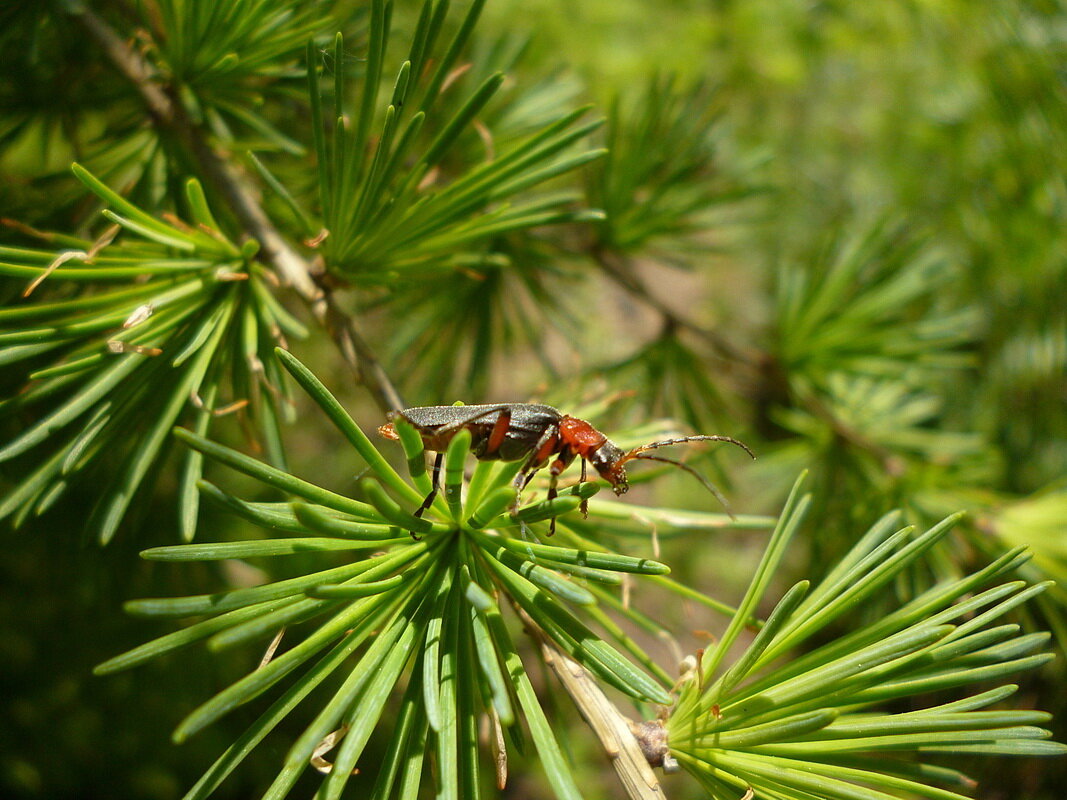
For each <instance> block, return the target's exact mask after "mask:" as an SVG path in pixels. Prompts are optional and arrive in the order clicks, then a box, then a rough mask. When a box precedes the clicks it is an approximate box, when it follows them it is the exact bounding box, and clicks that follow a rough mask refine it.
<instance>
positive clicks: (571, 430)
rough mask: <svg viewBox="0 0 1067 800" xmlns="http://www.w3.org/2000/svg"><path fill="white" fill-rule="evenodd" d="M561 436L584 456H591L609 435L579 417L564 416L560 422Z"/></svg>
mask: <svg viewBox="0 0 1067 800" xmlns="http://www.w3.org/2000/svg"><path fill="white" fill-rule="evenodd" d="M559 438H560V439H562V440H563V443H564V444H566V445H568V446H569V447H570V448H571V450H572V451H573V452H574V453H575V454H576V455H578V456H581V457H582V458H589V457H590V456H591V455H592V454H593V452H594V451H595V450H597V449H598V448H599V447H600V446H601V445H602V444H604V442H606V441H607V440H608V437H607V436H605V435H604V434H602V433H601V432H600V431H598V430H597V429H596V428H594V427H593V426H592V425H590V424H589V423H588V422H586V421H585V420H584V419H578V418H577V417H567V416H565V417H563V419H561V420H560V423H559Z"/></svg>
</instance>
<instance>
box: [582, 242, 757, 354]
mask: <svg viewBox="0 0 1067 800" xmlns="http://www.w3.org/2000/svg"><path fill="white" fill-rule="evenodd" d="M589 255H590V257H591V258H592V259H593V260H594V261H595V262H596V263H597V266H599V267H600V269H601V270H602V271H603V272H604V274H605V275H607V276H608V277H609V278H611V279H612V280H613V281H615V283H617V284H618V285H619V286H621V287H622V288H623V289H625V290H626V291H627V292H629V294H630V295H632V296H633V297H634V298H636V299H637V300H639V301H641V302H642V303H644V304H645V305H647V306H648V307H649V308H651V309H652V310H654V311H655V312H656V313H658V314H659V315H660V316H661V317H662V318H663V321H664V323H665V324H666V325H667V326H669V327H670V328H674V329H678V328H681V329H684V330H687V331H689V332H690V333H693V334H695V335H696V336H698V337H699V338H701V339H703V340H704V341H705V342H707V343H708V345H709V346H710V347H711V349H712V352H713V353H714V354H715V355H716V356H718V357H719V358H721V359H722V360H724V361H726V362H727V363H728V364H732V365H734V366H740V367H749V368H750V367H751V366H752V365H754V364H757V363H759V361H760V354H759V353H757V352H754V351H752V350H749V349H746V348H742V347H741V346H740V345H738V344H736V343H734V342H732V341H731V340H730V339H728V338H726V337H725V336H723V335H721V334H719V333H716V332H715V331H712V330H709V329H707V328H705V327H703V326H702V325H699V324H698V323H696V322H694V321H693V320H691V319H689V318H688V317H685V316H683V315H682V314H679V313H678V312H677V311H675V310H674V309H673V308H671V307H670V306H669V305H667V304H666V303H664V302H663V301H662V300H660V299H659V298H658V297H656V295H655V294H653V293H652V292H651V291H650V290H649V288H648V286H646V285H645V282H644V281H643V280H641V278H640V276H638V274H637V271H636V269H635V268H634V264H633V262H632V261H631V260H630V259H629V258H627V257H626V256H624V255H622V254H620V253H617V252H615V251H612V250H608V249H605V248H603V247H593V248H591V249H590V250H589Z"/></svg>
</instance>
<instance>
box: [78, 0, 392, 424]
mask: <svg viewBox="0 0 1067 800" xmlns="http://www.w3.org/2000/svg"><path fill="white" fill-rule="evenodd" d="M70 13H72V14H73V15H74V16H75V17H76V18H77V19H78V21H79V22H80V23H81V25H82V26H83V27H84V28H85V29H86V31H87V32H88V33H89V35H90V36H92V37H93V38H94V39H95V40H96V41H97V43H98V44H99V45H100V46H101V48H102V49H103V51H104V53H105V54H106V55H107V57H108V58H109V59H110V61H111V62H112V63H113V64H114V65H115V67H116V68H117V69H118V70H119V72H121V73H122V74H123V75H124V76H125V77H126V78H127V79H128V80H129V81H130V82H131V83H132V84H133V85H134V87H135V88H136V89H137V91H138V92H139V93H140V95H141V98H142V99H143V100H144V102H145V105H146V107H147V109H148V112H149V114H150V115H151V117H152V119H153V121H154V123H155V125H156V126H157V127H158V128H160V129H163V130H166V131H168V132H170V133H171V134H173V135H174V136H175V137H176V138H177V140H178V141H179V142H180V143H181V145H182V146H183V147H184V148H185V149H186V150H187V151H188V152H189V154H190V155H191V156H192V158H193V160H194V161H195V163H196V164H197V165H198V166H199V167H200V168H201V169H202V170H203V173H204V175H205V176H206V177H207V179H208V180H209V181H210V182H211V184H212V185H213V186H214V187H215V188H216V189H217V190H218V191H219V192H220V193H221V194H222V196H223V197H224V198H225V199H226V202H227V203H228V204H229V206H230V209H231V210H232V211H233V214H234V216H235V217H237V219H238V221H239V222H240V224H241V225H242V226H243V227H244V229H245V231H246V233H247V234H248V235H249V236H250V237H252V238H254V239H255V240H256V241H258V242H259V244H260V247H261V250H260V253H261V255H262V258H263V260H264V261H265V262H266V263H268V264H269V265H270V266H271V267H273V268H274V270H275V271H276V272H277V273H278V275H279V276H280V278H281V280H282V282H283V283H284V284H285V285H286V286H289V287H291V288H292V289H293V290H294V291H295V292H296V293H297V294H298V295H299V296H300V298H301V299H302V300H303V301H304V302H305V303H307V305H308V307H309V309H310V310H311V313H312V315H313V316H314V317H315V319H316V320H317V321H318V322H319V324H321V325H322V326H323V328H325V330H326V331H327V332H328V334H329V336H330V338H331V339H333V342H334V344H335V345H336V346H337V349H338V350H339V351H340V353H341V357H342V358H343V359H344V361H345V363H346V364H347V365H348V367H349V368H350V369H351V370H352V372H353V374H354V375H355V377H356V380H357V381H358V382H360V383H362V384H363V385H364V386H365V387H366V388H367V390H368V391H369V392H370V393H371V395H372V396H373V397H374V400H375V402H376V403H377V404H378V406H379V407H380V408H381V409H382V410H383V411H392V410H395V409H400V408H403V407H404V403H403V401H402V400H401V398H400V394H399V392H398V391H397V390H396V387H395V386H394V385H393V383H392V381H391V380H390V379H389V376H388V375H387V374H386V372H385V370H384V369H383V368H382V366H381V364H380V363H379V361H378V359H377V358H376V357H375V355H374V351H373V350H372V349H371V347H370V345H369V344H368V343H367V342H366V340H364V339H363V337H362V336H361V335H360V333H359V331H358V330H357V329H356V326H355V322H354V321H353V320H352V318H351V316H349V315H348V314H347V313H346V312H345V311H343V310H342V309H341V308H339V307H338V305H337V303H336V301H335V300H334V298H333V296H332V293H331V292H330V291H329V290H328V289H326V288H324V287H322V286H321V285H320V284H319V282H318V281H317V280H316V279H315V270H314V268H313V266H312V264H311V262H309V261H308V259H306V258H304V257H303V256H302V255H300V253H298V252H297V251H296V250H295V249H294V248H293V247H292V246H291V245H290V244H289V243H288V242H287V241H286V240H285V238H284V237H283V236H282V235H281V233H280V232H279V231H278V229H277V228H276V227H275V225H274V223H273V222H271V220H270V218H269V217H268V216H267V214H266V213H265V212H264V210H263V208H262V206H260V204H259V202H258V200H257V199H256V196H255V192H254V191H253V189H252V188H251V187H250V186H249V185H248V183H247V181H246V180H245V179H244V178H243V177H242V176H241V175H240V174H239V173H238V172H237V170H236V169H234V167H233V165H232V164H231V163H230V162H229V161H227V160H226V159H225V158H223V157H222V155H221V154H220V153H219V152H218V151H217V150H216V149H215V148H214V147H212V146H211V145H210V144H209V142H208V138H207V135H206V133H205V132H204V130H203V129H202V128H201V127H200V126H198V125H197V124H196V123H194V122H193V120H192V119H190V117H189V114H188V113H187V111H186V109H185V107H184V106H183V105H182V104H181V102H179V101H178V100H177V99H176V98H174V97H172V96H171V95H170V94H168V93H167V92H166V91H165V90H164V88H163V87H162V86H160V84H159V83H158V81H157V78H156V76H155V74H154V71H153V70H152V68H151V66H150V65H149V64H148V63H147V62H146V61H145V59H144V58H142V57H141V55H140V54H139V53H138V52H137V51H136V50H134V49H133V48H131V47H130V46H129V45H128V44H127V43H126V42H124V41H123V40H122V39H121V38H120V37H119V36H118V34H117V33H115V31H114V30H112V28H111V27H110V26H109V25H108V24H107V23H106V22H105V21H104V20H102V19H101V18H100V17H98V16H97V15H96V14H94V13H93V12H92V11H91V10H89V9H88V8H86V7H84V6H83V5H80V4H79V5H77V6H75V7H73V8H72V9H71V12H70Z"/></svg>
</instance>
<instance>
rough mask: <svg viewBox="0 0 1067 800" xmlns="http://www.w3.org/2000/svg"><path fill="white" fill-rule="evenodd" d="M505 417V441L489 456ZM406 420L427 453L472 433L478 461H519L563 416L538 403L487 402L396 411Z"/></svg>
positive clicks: (473, 448) (395, 413)
mask: <svg viewBox="0 0 1067 800" xmlns="http://www.w3.org/2000/svg"><path fill="white" fill-rule="evenodd" d="M501 414H508V415H509V417H510V419H509V422H508V427H507V431H506V433H505V434H504V440H503V442H501V443H500V446H499V447H498V448H497V449H496V450H495V451H494V452H493V453H492V454H488V455H487V454H486V448H487V447H488V443H489V437H490V434H491V433H492V431H493V428H494V426H495V425H496V424H497V420H499V419H500V416H501ZM390 417H391V418H393V419H395V418H396V417H403V418H404V419H406V420H407V421H408V422H410V423H411V424H412V425H413V426H414V427H415V428H416V429H417V430H418V431H419V433H420V435H421V436H422V441H423V443H424V445H425V446H426V449H427V450H433V451H435V452H441V451H443V450H444V449H445V448H446V447H447V446H448V443H449V442H450V441H451V440H452V437H453V436H455V435H456V434H457V433H459V431H461V430H463V429H464V428H466V429H467V430H469V431H470V432H471V434H472V437H473V438H472V441H471V452H472V453H473V454H474V455H475V457H476V458H485V459H499V460H503V461H518V460H520V459H522V458H523V457H525V456H526V455H527V454H528V453H529V452H530V450H531V449H533V448H534V447H535V446H536V445H537V443H538V441H539V440H540V439H541V436H542V435H543V434H544V432H545V431H546V430H547V429H549V428H553V427H555V426H556V425H557V424H558V423H559V421H560V419H562V418H563V415H562V414H561V413H560V412H559V411H558V410H556V409H555V408H553V407H552V406H546V405H540V404H535V403H485V404H480V405H472V406H420V407H416V408H405V409H404V410H403V411H397V412H393V414H391V415H390Z"/></svg>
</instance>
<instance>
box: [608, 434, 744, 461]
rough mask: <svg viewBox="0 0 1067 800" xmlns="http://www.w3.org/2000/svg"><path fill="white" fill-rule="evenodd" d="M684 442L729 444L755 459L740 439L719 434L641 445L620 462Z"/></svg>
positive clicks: (683, 437)
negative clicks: (647, 451) (648, 451)
mask: <svg viewBox="0 0 1067 800" xmlns="http://www.w3.org/2000/svg"><path fill="white" fill-rule="evenodd" d="M685 442H729V443H730V444H735V445H737V446H738V447H740V448H741V449H742V450H744V451H745V452H746V453H748V454H749V455H750V456H752V458H755V457H756V454H755V453H753V452H752V449H751V448H750V447H749V446H748V445H747V444H745V443H744V442H742V441H741V440H740V439H735V438H734V437H732V436H722V435H719V434H715V435H713V436H704V435H700V436H682V437H681V438H679V439H663V440H662V441H659V442H652V443H651V444H643V445H641V446H640V447H635V448H634V449H633V450H631V451H630V452H629V453H627V454H626V455H625V456H623V458H622V460H623V461H629V460H630V459H631V458H639V455H638V454H639V453H643V452H645V451H646V450H655V449H656V448H657V447H666V446H667V445H669V444H684V443H685Z"/></svg>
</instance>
